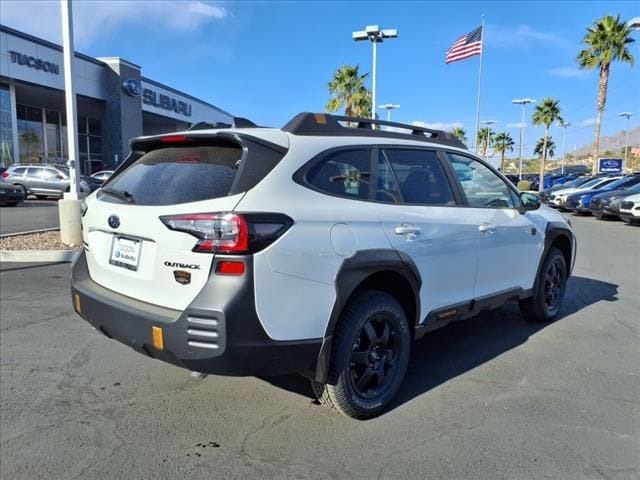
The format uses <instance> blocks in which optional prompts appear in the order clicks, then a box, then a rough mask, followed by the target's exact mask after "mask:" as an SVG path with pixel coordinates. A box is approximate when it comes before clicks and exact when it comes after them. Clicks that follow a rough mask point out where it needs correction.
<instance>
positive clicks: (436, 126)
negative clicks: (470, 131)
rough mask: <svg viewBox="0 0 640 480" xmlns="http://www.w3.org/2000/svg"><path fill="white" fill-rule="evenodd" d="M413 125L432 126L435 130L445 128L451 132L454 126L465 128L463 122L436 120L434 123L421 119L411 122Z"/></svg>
mask: <svg viewBox="0 0 640 480" xmlns="http://www.w3.org/2000/svg"><path fill="white" fill-rule="evenodd" d="M411 125H416V126H418V127H424V128H431V129H433V130H444V131H446V132H451V131H452V130H453V129H454V128H463V127H464V123H462V122H449V123H446V122H434V123H427V122H422V121H420V120H414V121H413V122H411Z"/></svg>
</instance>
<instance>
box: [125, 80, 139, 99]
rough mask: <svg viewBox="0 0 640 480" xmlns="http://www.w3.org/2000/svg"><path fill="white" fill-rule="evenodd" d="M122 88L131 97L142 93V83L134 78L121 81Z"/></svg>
mask: <svg viewBox="0 0 640 480" xmlns="http://www.w3.org/2000/svg"><path fill="white" fill-rule="evenodd" d="M122 89H123V90H124V91H125V93H126V94H128V95H131V96H132V97H139V96H140V95H142V85H140V82H139V81H138V80H136V79H135V78H130V79H129V80H125V81H124V82H122Z"/></svg>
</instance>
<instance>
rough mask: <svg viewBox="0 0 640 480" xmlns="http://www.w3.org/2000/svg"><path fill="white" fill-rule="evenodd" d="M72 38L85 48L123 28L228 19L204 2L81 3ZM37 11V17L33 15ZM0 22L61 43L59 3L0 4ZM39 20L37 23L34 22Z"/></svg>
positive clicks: (188, 26) (189, 26)
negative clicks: (0, 19)
mask: <svg viewBox="0 0 640 480" xmlns="http://www.w3.org/2000/svg"><path fill="white" fill-rule="evenodd" d="M73 7H74V9H73V18H74V21H73V25H74V37H75V42H76V45H77V47H79V48H85V47H87V46H88V45H90V44H92V43H93V42H94V41H96V40H97V39H99V38H104V37H106V36H108V35H110V34H111V33H113V31H114V30H116V29H118V28H122V27H127V28H136V26H141V25H145V26H147V25H153V26H154V27H156V28H157V29H158V30H159V31H162V30H172V31H174V32H188V31H193V30H195V29H198V28H199V27H201V26H203V25H204V24H206V23H207V22H210V21H212V20H219V19H223V18H225V17H227V16H228V12H227V10H226V9H225V8H223V7H221V6H218V5H216V4H215V3H209V2H203V1H188V2H181V1H178V0H167V1H156V0H149V1H144V2H143V1H134V0H121V1H91V0H87V1H82V2H74V3H73ZM33 12H37V16H35V15H34V14H33ZM0 18H2V23H3V24H5V25H7V26H9V27H12V28H15V29H17V30H20V31H24V32H26V33H30V34H32V35H36V36H38V37H42V38H44V39H46V40H50V41H53V42H56V43H60V42H61V41H62V33H61V27H60V22H61V20H60V3H59V2H55V1H41V0H31V1H28V2H26V1H17V0H3V1H1V2H0ZM36 18H37V19H41V20H39V21H36V20H35V19H36Z"/></svg>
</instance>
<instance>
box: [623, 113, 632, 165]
mask: <svg viewBox="0 0 640 480" xmlns="http://www.w3.org/2000/svg"><path fill="white" fill-rule="evenodd" d="M626 117H627V131H626V132H625V135H624V168H628V166H629V164H628V163H627V157H628V156H629V118H631V115H627V116H626Z"/></svg>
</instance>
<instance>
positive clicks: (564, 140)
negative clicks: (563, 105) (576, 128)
mask: <svg viewBox="0 0 640 480" xmlns="http://www.w3.org/2000/svg"><path fill="white" fill-rule="evenodd" d="M558 126H560V127H562V129H563V133H562V163H561V164H560V174H561V175H564V162H566V161H567V127H569V126H571V124H570V123H569V122H565V121H564V120H561V121H560V123H558Z"/></svg>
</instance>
